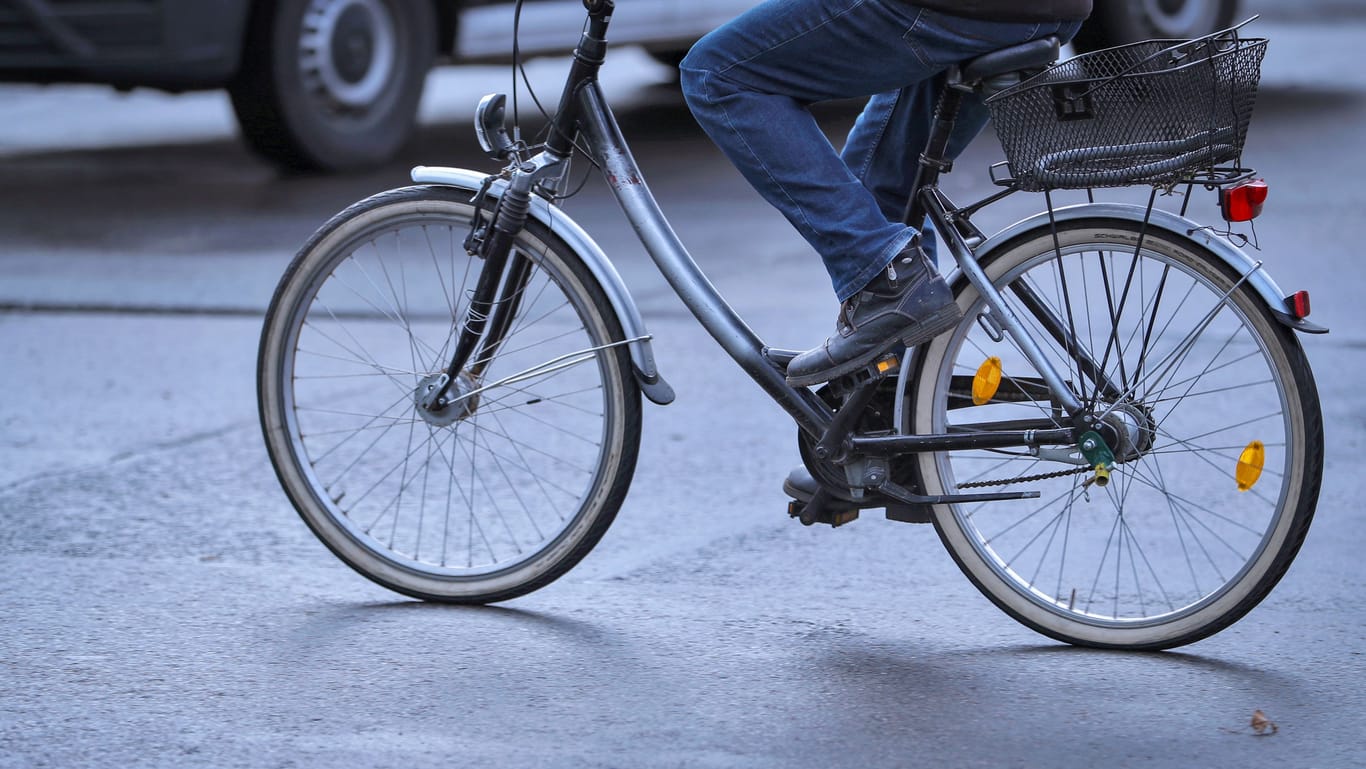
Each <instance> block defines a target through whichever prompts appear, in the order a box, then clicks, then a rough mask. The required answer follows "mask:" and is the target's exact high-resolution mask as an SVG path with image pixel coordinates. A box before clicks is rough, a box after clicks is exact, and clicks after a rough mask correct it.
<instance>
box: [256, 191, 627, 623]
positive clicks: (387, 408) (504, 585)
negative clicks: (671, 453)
mask: <svg viewBox="0 0 1366 769" xmlns="http://www.w3.org/2000/svg"><path fill="white" fill-rule="evenodd" d="M470 197H471V196H470V193H468V192H463V191H459V190H452V189H446V188H439V187H410V188H405V189H401V190H395V191H391V192H387V193H383V194H380V195H376V196H374V197H372V198H369V199H367V200H364V201H361V202H360V203H357V204H356V205H354V206H352V207H351V208H349V209H347V210H346V211H344V212H342V213H341V214H338V215H337V216H336V217H335V218H333V220H332V221H330V222H328V223H327V224H326V225H324V226H323V227H322V228H321V229H320V230H319V231H318V232H317V233H316V234H315V235H314V236H313V238H312V239H310V241H309V242H308V243H307V244H306V245H305V246H304V248H303V249H302V250H301V251H300V252H299V254H298V255H297V256H296V257H295V259H294V262H293V263H292V264H291V265H290V267H289V269H288V271H287V272H286V274H285V276H284V278H283V279H282V281H281V283H280V286H279V288H278V289H277V290H276V293H275V297H274V299H273V300H272V302H271V306H270V310H269V312H268V313H267V316H266V323H265V328H264V330H263V332H262V338H261V348H260V358H259V363H258V380H257V386H258V396H259V401H260V411H261V424H262V428H263V430H264V433H265V439H266V445H267V448H268V449H269V452H270V458H271V462H272V463H273V464H274V466H275V470H276V473H277V475H278V476H279V479H280V482H281V484H282V485H283V487H284V490H285V492H286V493H287V494H288V496H289V498H290V500H291V501H292V502H293V503H294V506H295V508H296V509H297V510H298V512H299V514H300V515H301V516H302V517H303V519H304V521H305V522H306V523H307V524H308V525H309V527H310V528H311V529H312V530H313V532H314V533H315V534H317V536H318V537H319V538H320V539H321V540H322V541H323V542H324V543H325V544H326V545H327V546H328V547H329V548H330V549H331V550H332V551H333V552H334V553H335V554H336V555H337V556H338V557H340V558H341V559H342V560H343V561H345V562H346V563H347V564H348V565H350V566H351V567H352V568H354V569H355V570H356V571H358V572H360V573H361V574H364V575H365V576H366V577H369V578H370V579H372V580H374V581H375V582H378V583H380V584H381V585H384V586H385V587H388V588H390V589H392V590H396V591H398V592H400V593H404V594H407V595H411V596H416V597H419V598H424V599H429V600H438V601H448V602H457V603H485V602H490V601H498V600H503V599H507V598H511V597H513V596H516V595H521V594H523V593H526V592H529V591H531V590H535V589H537V588H539V587H542V586H544V585H546V584H548V583H549V582H551V581H552V580H554V579H556V578H557V577H559V576H561V575H562V574H564V573H565V572H566V571H568V570H569V568H570V567H572V566H573V565H574V564H575V563H577V562H578V561H579V560H580V559H581V558H582V557H583V556H584V555H586V554H587V553H588V551H589V550H590V549H591V548H592V547H593V545H594V544H596V543H597V541H598V540H599V539H600V538H601V536H602V535H603V533H604V532H605V531H606V529H607V527H608V525H609V524H610V523H611V521H612V519H613V517H614V516H615V515H616V512H617V509H618V508H619V507H620V505H621V502H622V500H623V498H624V497H625V495H626V491H627V488H628V487H629V485H630V481H631V475H632V472H633V470H634V467H635V461H636V455H637V451H638V448H639V440H640V421H641V413H640V412H641V409H640V390H639V387H638V385H637V383H636V382H635V379H634V377H633V376H632V373H631V364H630V358H629V355H628V353H627V351H626V348H625V347H624V346H623V345H622V344H620V342H621V341H622V339H623V336H622V330H621V326H620V324H619V322H618V321H617V319H616V316H615V315H614V314H613V313H612V312H611V311H610V307H611V305H610V304H609V303H608V301H607V299H606V297H605V295H604V294H603V291H602V289H601V288H600V287H599V286H598V284H597V283H596V281H595V280H594V279H593V277H592V275H591V273H590V272H589V271H588V269H587V268H586V267H585V266H584V264H583V262H582V261H581V260H580V259H579V257H578V256H577V255H576V254H575V253H574V252H573V251H572V250H571V249H570V248H569V247H568V246H567V245H566V244H565V243H564V242H563V241H561V240H560V239H559V238H557V237H555V236H554V235H553V234H552V233H550V232H549V231H548V230H546V229H545V228H544V227H542V226H540V225H539V224H538V223H537V222H535V221H532V222H530V223H528V225H527V228H526V229H525V231H523V232H522V233H521V234H520V235H519V236H518V237H517V240H516V242H515V244H514V246H513V258H514V260H515V259H518V258H520V259H525V260H527V261H528V262H529V264H530V271H529V276H528V278H527V279H526V282H525V284H524V287H523V288H522V289H521V290H520V291H517V292H515V294H514V297H515V301H516V302H517V308H518V311H517V314H516V315H515V317H514V318H513V320H512V322H511V323H510V325H509V327H508V331H507V334H506V337H505V338H504V340H503V342H502V344H501V345H500V346H498V347H497V349H496V352H495V353H494V354H493V355H492V357H491V358H490V357H489V356H487V355H483V354H476V356H475V357H474V358H473V360H472V363H471V364H470V365H468V366H467V367H466V369H465V371H463V372H461V373H460V375H459V376H458V377H457V380H456V382H455V385H454V386H453V388H452V390H451V393H452V394H454V395H460V396H464V397H463V400H462V401H461V402H460V403H459V404H458V407H451V408H448V409H446V410H445V411H444V412H442V413H440V414H435V415H434V414H432V413H430V412H429V411H427V410H426V409H423V408H421V407H419V406H418V400H419V399H420V398H421V397H422V395H423V394H425V392H426V391H427V388H428V387H429V386H431V385H432V383H433V378H434V377H435V376H437V375H439V374H441V373H442V372H444V370H445V369H446V367H447V366H448V365H449V363H450V359H451V354H452V347H453V345H454V344H455V339H456V338H457V337H458V333H459V329H460V326H461V321H462V320H463V318H464V317H465V311H466V307H467V305H468V303H469V294H470V292H471V291H472V290H473V287H474V285H475V284H476V282H477V281H478V277H479V272H480V269H481V267H482V265H483V262H482V261H481V260H479V259H477V258H475V257H471V256H469V255H468V254H467V253H466V252H465V249H464V246H463V243H464V240H465V237H466V235H467V234H468V232H469V229H470V226H471V221H472V216H473V214H474V209H473V206H472V205H471V204H470V203H469V198H470ZM481 357H483V358H485V359H487V360H486V362H485V363H480V358H481Z"/></svg>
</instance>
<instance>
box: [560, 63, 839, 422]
mask: <svg viewBox="0 0 1366 769" xmlns="http://www.w3.org/2000/svg"><path fill="white" fill-rule="evenodd" d="M577 98H578V108H579V117H580V131H581V132H582V136H583V137H584V138H585V139H586V140H587V142H588V145H589V147H590V148H591V149H592V151H593V156H594V157H595V158H596V159H597V161H598V163H599V165H601V166H602V175H603V178H604V179H606V180H607V184H608V186H610V187H611V189H612V193H613V194H614V195H615V196H616V199H617V202H618V203H620V204H621V208H622V211H623V212H624V213H625V214H626V218H627V219H628V220H629V221H630V222H631V226H632V227H634V228H635V231H636V235H637V236H638V237H639V238H640V242H641V243H642V244H644V246H645V250H646V252H648V253H649V254H650V258H651V259H652V260H653V261H654V263H655V265H656V266H657V267H658V268H659V271H660V273H661V274H663V276H664V279H665V280H667V281H668V283H669V285H670V286H672V287H673V290H674V291H675V292H676V293H677V294H678V297H679V298H680V299H682V300H683V304H684V305H685V306H687V308H688V310H689V311H690V312H692V314H693V316H694V317H696V318H697V321H698V322H699V323H701V324H702V327H703V328H705V329H706V330H707V332H708V333H709V334H711V335H712V338H713V339H715V340H716V341H717V343H718V344H720V345H721V347H722V349H724V350H725V351H726V353H727V354H729V355H730V357H731V358H733V359H734V360H735V362H736V363H738V364H739V365H740V367H741V368H742V369H744V371H745V373H747V374H749V376H750V377H751V378H753V379H754V381H755V382H757V383H758V384H759V386H760V387H762V388H763V389H764V391H765V392H767V393H768V394H769V396H770V397H771V398H773V399H774V401H776V402H777V403H778V405H779V406H781V407H782V408H783V410H785V411H787V412H788V413H789V414H791V415H792V418H793V419H795V420H796V421H797V424H798V426H799V427H801V429H802V430H804V431H805V432H806V433H807V434H809V435H812V436H813V437H816V438H819V437H821V435H823V434H824V432H825V428H826V427H827V426H828V425H829V424H830V412H829V409H828V408H827V407H826V406H825V405H824V404H822V403H820V402H819V400H817V398H816V396H815V395H814V394H813V393H812V392H811V391H810V390H808V389H806V388H795V387H792V386H791V385H789V384H788V383H787V379H786V377H785V375H784V373H783V372H782V371H781V370H779V369H778V367H777V366H775V365H774V364H773V363H772V362H771V361H769V360H768V358H767V357H766V356H765V355H764V343H763V341H762V340H761V339H759V337H758V336H757V335H755V333H754V331H753V330H751V329H750V327H749V326H748V325H746V324H745V322H744V321H743V320H742V319H741V318H740V316H739V315H738V314H736V312H735V310H734V309H733V308H732V307H731V306H730V305H729V304H728V303H727V302H726V300H725V299H724V298H722V296H721V294H720V293H719V292H718V291H717V290H716V287H715V286H713V285H712V284H711V281H710V280H708V279H707V276H706V275H703V274H702V270H701V268H699V267H698V266H697V262H695V261H694V260H693V258H692V256H691V255H689V254H688V250H687V248H685V247H684V246H683V243H682V241H680V240H679V238H678V235H677V234H676V233H675V232H674V230H673V227H671V226H670V225H669V222H668V220H667V219H665V218H664V213H663V211H661V210H660V208H659V203H658V202H656V201H655V197H654V195H653V194H652V193H651V192H650V188H649V186H648V185H646V183H645V179H644V178H643V177H642V176H641V173H640V168H639V167H638V166H637V165H636V161H635V158H633V157H632V156H631V151H630V149H629V148H628V147H627V146H626V140H625V139H624V138H623V137H622V135H621V129H620V128H619V127H618V126H617V122H616V118H615V117H613V115H612V112H611V110H610V109H609V108H608V106H607V101H606V99H605V98H604V96H603V94H602V89H601V87H600V86H599V85H598V83H597V81H589V82H587V83H585V84H584V85H583V86H582V87H581V88H580V89H579V91H578V94H577Z"/></svg>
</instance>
